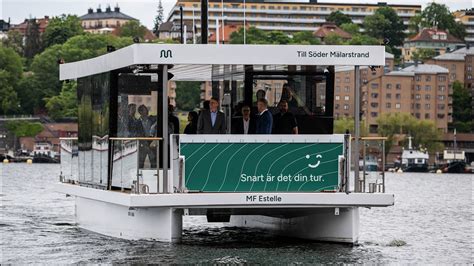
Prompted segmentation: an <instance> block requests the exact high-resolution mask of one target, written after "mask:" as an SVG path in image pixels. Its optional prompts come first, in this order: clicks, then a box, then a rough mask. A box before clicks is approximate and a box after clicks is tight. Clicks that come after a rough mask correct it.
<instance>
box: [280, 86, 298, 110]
mask: <svg viewBox="0 0 474 266" xmlns="http://www.w3.org/2000/svg"><path fill="white" fill-rule="evenodd" d="M282 100H285V101H286V102H287V103H288V107H290V108H296V107H298V102H297V101H296V98H295V97H294V95H293V89H292V88H291V87H290V85H289V84H288V83H285V84H283V88H282V90H281V100H280V101H282Z"/></svg>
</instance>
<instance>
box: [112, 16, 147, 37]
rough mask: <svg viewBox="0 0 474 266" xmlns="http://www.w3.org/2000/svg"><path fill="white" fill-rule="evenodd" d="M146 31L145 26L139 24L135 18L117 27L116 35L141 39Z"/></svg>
mask: <svg viewBox="0 0 474 266" xmlns="http://www.w3.org/2000/svg"><path fill="white" fill-rule="evenodd" d="M146 31H147V29H146V27H145V26H143V25H140V22H138V21H136V20H130V21H129V22H127V23H125V24H123V25H122V26H121V27H120V28H118V30H117V35H118V36H121V37H132V38H134V37H139V38H140V39H143V38H144V37H145V34H146Z"/></svg>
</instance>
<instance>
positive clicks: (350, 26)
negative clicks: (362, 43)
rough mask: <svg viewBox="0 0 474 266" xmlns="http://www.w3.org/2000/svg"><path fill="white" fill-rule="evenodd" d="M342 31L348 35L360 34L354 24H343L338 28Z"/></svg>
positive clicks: (358, 28)
mask: <svg viewBox="0 0 474 266" xmlns="http://www.w3.org/2000/svg"><path fill="white" fill-rule="evenodd" d="M339 28H341V29H342V30H343V31H345V32H348V33H350V34H351V35H356V34H360V27H359V25H357V24H354V23H344V24H341V25H340V26H339Z"/></svg>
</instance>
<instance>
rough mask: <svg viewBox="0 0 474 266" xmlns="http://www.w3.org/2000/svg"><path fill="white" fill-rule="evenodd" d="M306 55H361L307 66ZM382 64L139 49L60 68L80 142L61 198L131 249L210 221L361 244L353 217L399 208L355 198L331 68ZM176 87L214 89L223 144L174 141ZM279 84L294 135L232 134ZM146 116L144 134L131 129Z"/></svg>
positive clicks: (218, 140) (191, 48)
mask: <svg viewBox="0 0 474 266" xmlns="http://www.w3.org/2000/svg"><path fill="white" fill-rule="evenodd" d="M310 51H311V52H312V53H314V54H327V55H331V54H361V55H364V56H363V57H344V58H341V57H339V56H334V57H332V56H324V57H323V56H322V57H308V56H303V55H304V54H309V52H310ZM303 52H304V53H303ZM384 56H385V52H384V47H382V46H292V45H288V46H268V45H247V46H244V45H222V46H219V45H162V44H134V45H131V46H129V47H125V48H123V49H120V50H117V51H114V52H111V53H108V54H106V55H103V56H100V57H97V58H93V59H89V60H84V61H79V62H71V63H67V64H63V65H61V66H60V78H61V80H77V84H78V85H77V96H78V108H79V112H78V121H79V134H78V139H77V140H74V139H65V140H63V142H62V146H63V149H62V152H61V178H60V180H61V182H60V183H59V184H58V190H59V191H61V192H63V193H66V194H69V195H74V196H75V197H76V219H77V223H78V225H79V226H80V227H83V228H86V229H88V230H91V231H94V232H99V233H102V234H106V235H110V236H115V237H121V238H126V239H156V240H160V241H179V239H180V237H181V230H182V217H183V216H185V215H206V216H207V218H208V221H216V222H228V223H231V224H232V225H235V226H249V227H259V228H265V229H269V230H271V231H274V232H277V233H280V234H286V235H290V236H294V237H302V238H307V239H313V240H328V241H336V242H348V243H355V242H357V240H358V227H359V212H358V208H359V207H385V206H390V205H393V203H394V197H393V195H391V194H386V193H383V192H385V190H384V189H380V192H381V193H371V194H369V193H357V191H355V190H354V184H356V183H357V182H356V181H355V180H354V179H353V178H351V177H350V175H349V172H350V151H351V150H350V149H351V141H350V136H349V135H339V134H333V113H332V112H333V104H334V100H333V95H334V66H335V65H353V66H359V65H366V66H374V65H375V66H376V65H380V66H381V65H384V63H385V58H384ZM169 80H174V81H203V82H204V81H211V82H212V96H214V97H216V98H219V99H220V102H221V108H222V111H223V112H224V113H225V117H226V121H227V124H228V127H227V131H228V134H222V135H177V134H172V132H169V121H168V81H169ZM283 84H288V85H289V86H290V88H291V93H292V95H293V96H294V98H295V99H296V101H297V104H296V105H294V106H291V108H290V111H291V112H292V113H293V114H294V115H295V117H296V119H297V121H298V127H299V133H300V134H299V135H235V134H230V128H231V127H232V124H233V123H234V122H235V121H236V119H239V118H240V117H241V114H239V111H240V108H241V107H242V106H243V105H248V106H250V107H251V108H252V109H254V108H255V102H256V100H257V99H256V96H255V95H256V93H257V91H259V90H263V91H264V92H265V94H266V98H267V99H269V111H271V112H273V113H274V112H276V109H277V104H278V102H279V101H280V99H281V98H282V94H284V93H287V92H284V91H283ZM142 106H143V107H142ZM254 112H255V111H254ZM138 113H140V115H138ZM139 116H140V117H141V118H140V119H142V121H140V120H138V118H139ZM143 117H145V118H146V119H145V120H146V121H147V123H148V122H149V123H150V124H149V125H148V126H147V127H146V128H147V130H142V131H139V130H135V129H134V127H133V125H134V123H136V122H137V120H138V121H139V123H143V121H145V120H143ZM73 150H78V152H77V153H73V152H72V151H73ZM68 151H69V152H68ZM316 221H317V223H316Z"/></svg>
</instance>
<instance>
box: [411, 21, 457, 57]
mask: <svg viewBox="0 0 474 266" xmlns="http://www.w3.org/2000/svg"><path fill="white" fill-rule="evenodd" d="M463 46H465V44H464V41H462V40H460V39H458V38H456V37H454V36H453V35H451V34H449V33H448V32H447V31H444V30H437V29H422V30H421V31H420V32H419V33H418V34H417V35H416V36H415V37H413V38H411V39H410V40H408V41H405V43H404V44H403V48H402V56H403V59H404V61H405V62H408V61H412V59H413V53H414V52H416V51H417V50H419V49H433V50H434V51H435V53H436V55H440V54H444V53H446V52H450V51H454V50H456V49H459V48H461V47H463Z"/></svg>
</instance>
